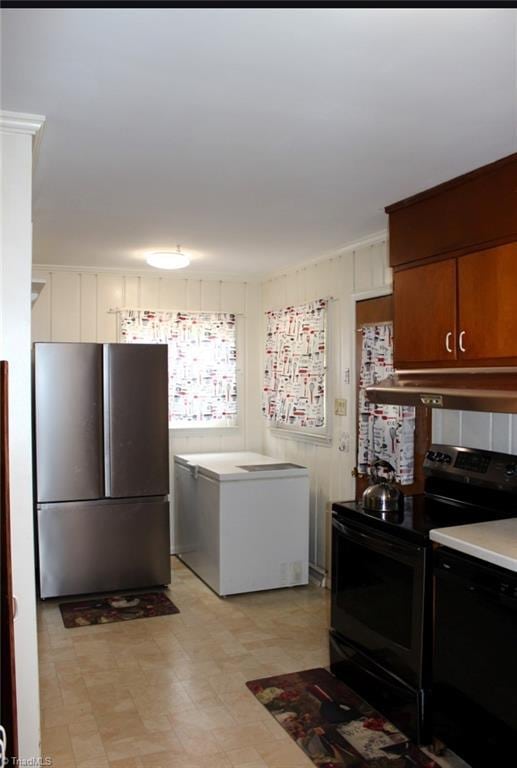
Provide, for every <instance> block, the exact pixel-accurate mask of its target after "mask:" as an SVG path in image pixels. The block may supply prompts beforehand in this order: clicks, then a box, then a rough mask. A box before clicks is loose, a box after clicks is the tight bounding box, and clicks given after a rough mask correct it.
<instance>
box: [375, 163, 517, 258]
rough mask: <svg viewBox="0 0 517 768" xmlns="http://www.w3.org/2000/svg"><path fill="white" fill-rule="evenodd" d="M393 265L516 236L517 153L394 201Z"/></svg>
mask: <svg viewBox="0 0 517 768" xmlns="http://www.w3.org/2000/svg"><path fill="white" fill-rule="evenodd" d="M385 210H386V213H388V214H389V239H390V265H391V266H392V267H395V268H396V267H400V266H401V265H406V264H407V265H410V264H411V263H414V262H417V261H421V260H423V259H431V258H436V257H442V258H443V257H444V256H450V257H453V256H459V255H461V254H463V253H472V252H473V251H477V250H485V249H487V248H491V247H493V246H496V245H501V244H504V243H509V242H513V241H515V240H517V153H514V154H513V155H509V156H508V157H503V158H502V159H500V160H497V161H496V162H495V163H490V164H489V165H484V166H483V167H482V168H477V169H476V170H475V171H471V172H470V173H466V174H464V175H463V176H458V177H456V178H454V179H451V180H450V181H446V182H445V183H443V184H440V185H439V186H437V187H433V188H432V189H427V190H425V191H424V192H420V193H419V194H417V195H414V196H413V197H410V198H407V199H405V200H401V201H400V202H398V203H394V204H393V205H389V206H388V207H387V208H386V209H385Z"/></svg>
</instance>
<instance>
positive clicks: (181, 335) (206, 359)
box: [119, 310, 237, 427]
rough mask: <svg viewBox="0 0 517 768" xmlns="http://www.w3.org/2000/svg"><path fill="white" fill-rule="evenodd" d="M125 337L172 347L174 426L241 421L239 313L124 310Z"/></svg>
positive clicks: (171, 409)
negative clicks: (239, 411) (237, 349)
mask: <svg viewBox="0 0 517 768" xmlns="http://www.w3.org/2000/svg"><path fill="white" fill-rule="evenodd" d="M119 334H120V336H119V337H120V341H121V342H124V343H128V344H167V345H168V347H169V426H170V427H189V426H193V427H195V426H198V425H201V426H235V425H236V423H237V369H236V325H235V315H233V314H229V313H224V312H159V311H158V312H154V311H151V310H123V311H121V312H120V328H119Z"/></svg>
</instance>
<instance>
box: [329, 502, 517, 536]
mask: <svg viewBox="0 0 517 768" xmlns="http://www.w3.org/2000/svg"><path fill="white" fill-rule="evenodd" d="M332 509H333V511H334V512H335V514H336V516H337V517H338V518H341V519H342V520H343V521H345V520H346V521H348V522H351V523H354V522H355V523H359V524H360V525H364V526H368V527H370V528H375V529H376V530H379V531H383V532H384V533H386V534H389V535H391V536H396V537H399V538H403V539H406V540H408V541H414V542H417V543H422V542H424V543H425V542H426V541H428V540H429V533H430V531H431V530H432V529H433V528H446V527H447V526H452V525H468V524H469V523H481V522H485V521H487V520H497V519H500V518H503V517H515V516H516V514H517V511H516V509H515V507H514V508H513V511H512V509H511V508H508V507H506V508H505V509H494V508H489V507H479V506H474V505H472V504H467V503H461V502H455V501H451V500H445V499H439V498H435V497H433V496H430V495H426V494H419V495H417V496H406V497H404V503H403V506H402V509H401V511H400V512H397V513H388V514H387V515H381V514H380V513H378V514H377V513H375V512H370V511H366V510H365V509H363V506H362V505H361V503H360V502H357V501H343V502H337V503H335V504H333V505H332Z"/></svg>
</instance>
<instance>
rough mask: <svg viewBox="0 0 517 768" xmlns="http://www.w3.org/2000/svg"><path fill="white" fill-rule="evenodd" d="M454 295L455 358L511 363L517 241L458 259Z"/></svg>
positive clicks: (516, 346)
mask: <svg viewBox="0 0 517 768" xmlns="http://www.w3.org/2000/svg"><path fill="white" fill-rule="evenodd" d="M410 271H413V270H410ZM458 296H459V304H458V308H459V322H458V334H459V335H458V349H459V355H458V356H459V358H460V359H461V360H463V361H484V362H485V363H488V364H490V363H492V364H494V363H495V364H498V365H501V364H502V363H504V361H508V362H509V363H513V364H515V360H516V359H517V242H515V243H510V244H508V245H503V246H500V247H497V248H491V249H489V250H486V251H477V252H476V253H471V254H468V255H466V256H460V257H459V258H458ZM463 350H465V351H463Z"/></svg>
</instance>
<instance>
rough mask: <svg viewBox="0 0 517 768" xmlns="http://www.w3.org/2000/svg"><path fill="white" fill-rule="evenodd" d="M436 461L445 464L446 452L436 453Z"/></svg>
mask: <svg viewBox="0 0 517 768" xmlns="http://www.w3.org/2000/svg"><path fill="white" fill-rule="evenodd" d="M436 461H437V462H438V463H439V464H443V462H444V461H445V454H444V453H437V454H436Z"/></svg>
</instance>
